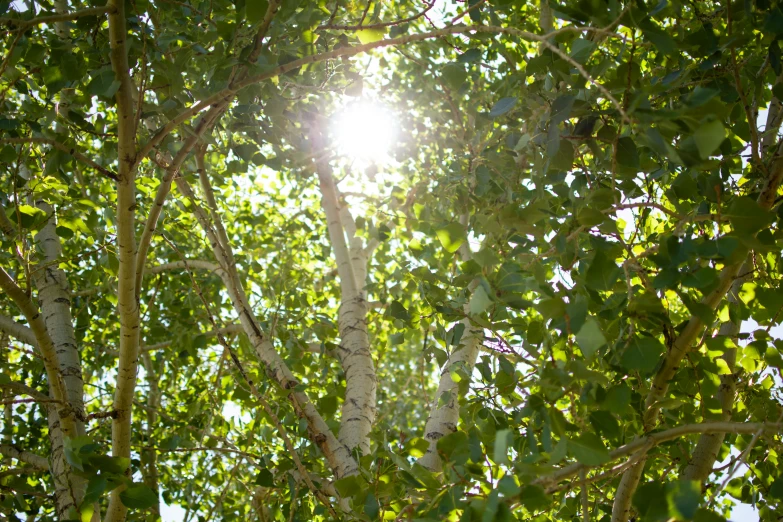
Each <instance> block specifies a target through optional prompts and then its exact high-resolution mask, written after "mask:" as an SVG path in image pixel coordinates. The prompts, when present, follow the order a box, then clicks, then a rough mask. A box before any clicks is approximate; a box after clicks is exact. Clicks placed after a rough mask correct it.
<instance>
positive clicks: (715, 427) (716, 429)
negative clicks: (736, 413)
mask: <svg viewBox="0 0 783 522" xmlns="http://www.w3.org/2000/svg"><path fill="white" fill-rule="evenodd" d="M781 427H783V425H781V424H780V423H771V422H770V423H750V422H749V423H744V422H706V423H702V424H686V425H684V426H678V427H676V428H671V429H668V430H665V431H659V432H657V433H651V434H650V435H647V436H645V437H639V438H637V439H634V440H632V441H631V442H629V443H628V444H625V445H624V446H620V447H619V448H616V449H613V450H612V451H610V452H609V459H610V462H611V461H614V460H617V459H619V458H621V457H625V456H627V455H630V454H632V453H636V452H637V451H643V452H647V451H649V450H650V449H652V448H654V447H655V446H657V445H658V444H661V443H663V442H667V441H670V440H674V439H677V438H679V437H682V436H685V435H693V434H696V433H757V432H761V433H765V432H775V431H778V430H780V429H781ZM593 467H595V466H587V465H585V464H580V463H574V464H570V465H568V466H565V467H563V468H560V469H559V470H557V471H555V472H553V473H550V474H548V475H544V476H542V477H539V478H538V479H536V480H535V481H533V484H538V485H542V486H548V485H553V484H557V483H558V482H560V481H562V480H565V479H568V478H571V477H573V476H576V475H578V474H579V472H580V471H581V470H586V469H590V468H593Z"/></svg>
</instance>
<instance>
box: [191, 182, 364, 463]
mask: <svg viewBox="0 0 783 522" xmlns="http://www.w3.org/2000/svg"><path fill="white" fill-rule="evenodd" d="M176 183H177V188H178V189H179V191H180V192H181V193H182V194H183V195H184V196H185V197H186V198H188V199H189V200H190V201H191V202H192V203H193V212H194V214H195V216H196V219H197V220H198V222H199V224H200V225H201V227H202V229H203V230H204V232H205V233H206V235H207V239H208V241H209V244H210V246H211V247H212V251H213V254H214V255H215V258H216V259H217V260H218V262H219V263H221V264H223V263H225V265H224V266H220V267H218V269H217V270H216V273H217V274H218V275H219V276H220V277H221V278H222V279H223V282H224V284H225V285H226V289H227V292H228V295H229V298H230V299H231V304H232V306H233V308H234V311H235V312H236V314H237V316H238V318H239V321H240V324H241V325H242V329H243V331H244V332H245V334H246V335H247V336H248V340H249V341H250V344H251V345H252V346H253V349H254V350H255V352H256V355H257V356H258V358H259V360H260V361H261V362H262V363H264V365H265V366H266V373H267V375H269V377H270V378H272V379H273V380H274V381H275V382H276V383H277V384H278V385H279V386H281V387H282V388H284V389H286V390H291V389H293V388H295V387H296V386H297V385H298V384H299V383H298V381H297V380H296V379H295V378H294V376H293V374H292V373H291V370H290V369H289V368H288V366H286V364H285V362H284V361H283V360H282V359H281V358H280V355H279V354H278V353H277V351H275V348H274V346H273V345H272V342H271V340H270V339H269V337H267V335H266V334H265V333H264V332H263V330H262V329H261V326H260V325H259V324H258V321H257V319H256V317H255V314H254V313H253V311H252V308H251V307H250V304H249V302H248V300H247V295H246V293H245V290H244V286H243V285H242V282H241V280H240V278H239V274H238V272H237V270H236V265H235V264H234V263H233V258H234V256H233V251H232V249H231V246H230V245H229V244H226V245H225V246H224V245H223V244H222V242H221V241H220V239H219V237H218V236H219V234H218V233H217V231H216V230H215V226H214V225H213V222H218V221H220V218H219V216H218V215H214V216H212V219H210V216H209V215H208V214H207V212H206V211H205V210H204V209H203V208H202V207H201V206H200V205H199V204H198V201H197V200H196V197H195V195H194V193H193V191H192V190H191V188H190V186H189V185H188V183H187V181H185V180H184V179H183V178H177V179H176ZM221 226H222V225H221ZM227 260H230V262H227ZM214 268H215V267H214V266H212V267H208V268H207V269H214ZM287 397H288V399H289V400H290V401H291V404H292V405H293V407H294V410H295V411H296V413H297V415H299V416H300V417H302V418H305V419H306V420H307V429H308V432H309V435H310V439H311V440H312V441H313V442H315V443H316V445H317V446H318V447H319V448H320V449H321V451H322V452H323V454H324V456H325V457H326V460H327V462H328V464H329V467H330V468H331V469H332V471H333V472H334V474H335V476H336V477H337V478H341V477H345V476H347V475H352V474H355V473H357V472H358V465H357V463H356V461H355V460H354V459H353V457H352V456H351V452H350V450H349V449H348V448H347V447H346V446H345V445H343V444H341V443H340V442H339V441H338V440H337V437H335V436H334V434H333V433H332V431H331V430H330V429H329V426H328V425H327V424H326V422H325V421H324V420H323V418H322V417H321V415H320V414H319V413H318V411H317V410H316V409H315V406H313V404H312V402H310V400H309V398H308V397H307V395H306V394H305V393H303V392H292V393H290V394H288V396H287Z"/></svg>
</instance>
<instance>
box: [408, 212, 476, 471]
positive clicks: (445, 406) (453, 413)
mask: <svg viewBox="0 0 783 522" xmlns="http://www.w3.org/2000/svg"><path fill="white" fill-rule="evenodd" d="M468 221H469V219H468V216H467V215H465V216H463V217H462V219H461V222H462V224H463V225H464V226H465V227H467V226H468ZM459 253H460V257H461V258H462V260H463V261H468V260H469V259H470V258H471V252H470V247H469V246H468V244H467V242H465V243H464V244H463V245H462V246H461V247H460V249H459ZM477 286H478V281H475V280H474V281H473V282H472V283H471V284H470V285H469V287H468V290H470V292H473V291H474V290H475V289H476V287H477ZM464 311H465V319H463V320H462V324H463V325H464V327H465V329H464V330H463V334H462V339H461V340H460V344H459V346H458V347H457V348H456V349H455V350H454V351H453V352H451V354H450V355H449V358H448V360H447V361H446V364H445V365H444V366H443V368H442V369H441V373H440V381H439V382H438V391H437V392H436V393H435V402H434V404H433V406H432V411H431V412H430V415H429V417H428V418H427V423H426V425H425V426H424V438H426V439H427V440H428V441H430V445H429V447H428V448H427V452H426V453H425V454H424V455H423V456H422V457H421V458H420V459H419V464H421V465H422V466H424V467H425V468H427V469H429V470H431V471H440V470H441V468H442V464H443V463H442V462H441V459H440V455H438V441H439V440H440V438H441V437H443V436H445V435H448V434H450V433H454V432H455V431H457V426H458V425H459V393H458V392H459V390H458V387H457V383H455V382H454V380H453V379H452V378H451V371H452V370H453V369H456V368H459V367H462V368H464V369H465V371H466V372H467V374H468V375H470V374H471V372H472V371H473V366H474V365H475V364H476V357H478V352H479V350H480V348H481V342H482V339H483V337H484V335H483V332H482V331H481V330H480V329H477V328H475V327H474V326H473V324H472V323H471V321H470V318H469V317H468V316H469V314H470V306H469V305H468V304H465V306H464Z"/></svg>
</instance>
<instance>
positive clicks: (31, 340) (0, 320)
mask: <svg viewBox="0 0 783 522" xmlns="http://www.w3.org/2000/svg"><path fill="white" fill-rule="evenodd" d="M0 332H5V333H7V334H8V335H10V336H11V337H13V338H15V339H17V340H19V341H21V342H23V343H25V344H29V345H30V346H34V347H36V348H38V341H37V340H36V338H35V333H34V332H33V331H32V330H31V329H29V328H28V327H26V326H25V325H23V324H21V323H17V322H16V321H14V320H13V319H11V318H10V317H6V316H4V315H0Z"/></svg>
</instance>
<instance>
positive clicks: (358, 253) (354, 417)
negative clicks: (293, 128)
mask: <svg viewBox="0 0 783 522" xmlns="http://www.w3.org/2000/svg"><path fill="white" fill-rule="evenodd" d="M314 143H316V144H317V143H318V140H314ZM319 148H320V147H319ZM317 169H318V178H319V181H320V187H321V206H322V207H323V209H324V213H325V214H326V220H327V230H328V233H329V240H330V242H331V244H332V251H333V252H334V257H335V261H336V263H337V272H338V274H339V277H340V294H341V303H340V310H339V312H338V314H339V315H338V320H337V323H338V328H339V331H340V347H339V349H338V354H339V357H340V362H341V364H342V367H343V371H344V372H345V400H344V402H343V407H342V418H341V422H340V433H339V439H340V442H341V443H342V444H344V445H345V446H347V447H348V448H349V449H350V450H351V451H353V450H354V449H355V448H359V451H360V452H361V454H362V455H367V454H369V453H370V431H371V430H372V425H373V423H374V422H375V416H376V400H377V399H376V395H377V378H376V373H375V363H374V362H373V360H372V354H371V353H370V338H369V335H368V333H367V301H366V300H365V297H364V285H365V280H366V278H367V259H366V257H365V255H364V251H363V248H362V245H361V239H359V238H357V237H354V238H353V240H352V248H351V249H350V250H349V249H348V244H347V242H346V238H345V229H344V226H343V222H344V221H345V222H352V221H351V217H350V215H344V216H343V217H341V216H340V207H339V203H338V201H337V190H336V189H335V186H334V179H333V178H332V174H331V171H330V169H329V166H328V165H327V164H326V162H325V161H319V162H318V165H317ZM344 213H347V209H345V211H344Z"/></svg>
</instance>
